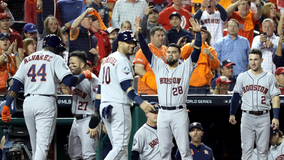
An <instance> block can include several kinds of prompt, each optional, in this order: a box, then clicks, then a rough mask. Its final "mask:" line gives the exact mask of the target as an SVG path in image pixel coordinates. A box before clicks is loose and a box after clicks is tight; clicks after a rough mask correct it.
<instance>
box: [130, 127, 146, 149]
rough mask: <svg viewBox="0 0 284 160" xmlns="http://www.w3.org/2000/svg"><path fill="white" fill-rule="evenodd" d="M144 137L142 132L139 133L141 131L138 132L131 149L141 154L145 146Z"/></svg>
mask: <svg viewBox="0 0 284 160" xmlns="http://www.w3.org/2000/svg"><path fill="white" fill-rule="evenodd" d="M144 138H145V137H143V136H142V135H141V134H139V132H137V133H136V134H135V135H134V138H133V145H132V150H131V151H137V152H139V154H141V153H142V152H143V148H144V142H143V140H144Z"/></svg>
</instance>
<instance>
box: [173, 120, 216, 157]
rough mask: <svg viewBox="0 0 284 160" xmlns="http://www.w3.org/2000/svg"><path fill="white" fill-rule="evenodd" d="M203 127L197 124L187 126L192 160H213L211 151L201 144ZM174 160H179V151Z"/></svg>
mask: <svg viewBox="0 0 284 160" xmlns="http://www.w3.org/2000/svg"><path fill="white" fill-rule="evenodd" d="M203 133H204V132H203V127H202V125H201V123H199V122H193V123H191V124H190V125H189V135H190V138H191V142H190V143H189V146H190V150H191V153H192V158H193V159H194V160H214V157H213V152H212V149H211V148H210V147H208V146H206V145H205V144H203V143H202V142H201V138H202V136H203ZM175 160H181V157H180V153H179V150H177V153H176V155H175Z"/></svg>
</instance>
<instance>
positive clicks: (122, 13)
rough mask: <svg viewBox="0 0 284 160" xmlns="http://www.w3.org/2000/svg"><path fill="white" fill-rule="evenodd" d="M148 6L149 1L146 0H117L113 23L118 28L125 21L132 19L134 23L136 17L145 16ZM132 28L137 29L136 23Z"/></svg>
mask: <svg viewBox="0 0 284 160" xmlns="http://www.w3.org/2000/svg"><path fill="white" fill-rule="evenodd" d="M146 8H147V2H146V1H145V0H123V1H117V2H116V3H115V6H114V8H113V12H112V19H111V25H112V26H113V27H115V28H118V27H119V26H120V25H121V24H122V22H125V21H130V23H131V24H132V25H133V24H134V19H135V18H136V17H140V18H141V19H142V18H143V16H144V13H145V10H146ZM132 29H133V30H134V31H135V25H133V28H132ZM121 31H122V30H121Z"/></svg>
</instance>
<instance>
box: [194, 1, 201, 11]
mask: <svg viewBox="0 0 284 160" xmlns="http://www.w3.org/2000/svg"><path fill="white" fill-rule="evenodd" d="M200 8H201V3H195V4H194V13H196V12H197V11H198V10H199V9H200Z"/></svg>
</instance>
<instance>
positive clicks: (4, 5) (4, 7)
mask: <svg viewBox="0 0 284 160" xmlns="http://www.w3.org/2000/svg"><path fill="white" fill-rule="evenodd" d="M1 10H2V11H1ZM0 13H7V14H8V15H9V17H11V19H10V26H12V25H13V24H14V23H15V19H14V17H13V15H12V13H11V11H10V10H9V8H8V5H7V3H5V2H3V1H1V2H0Z"/></svg>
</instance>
